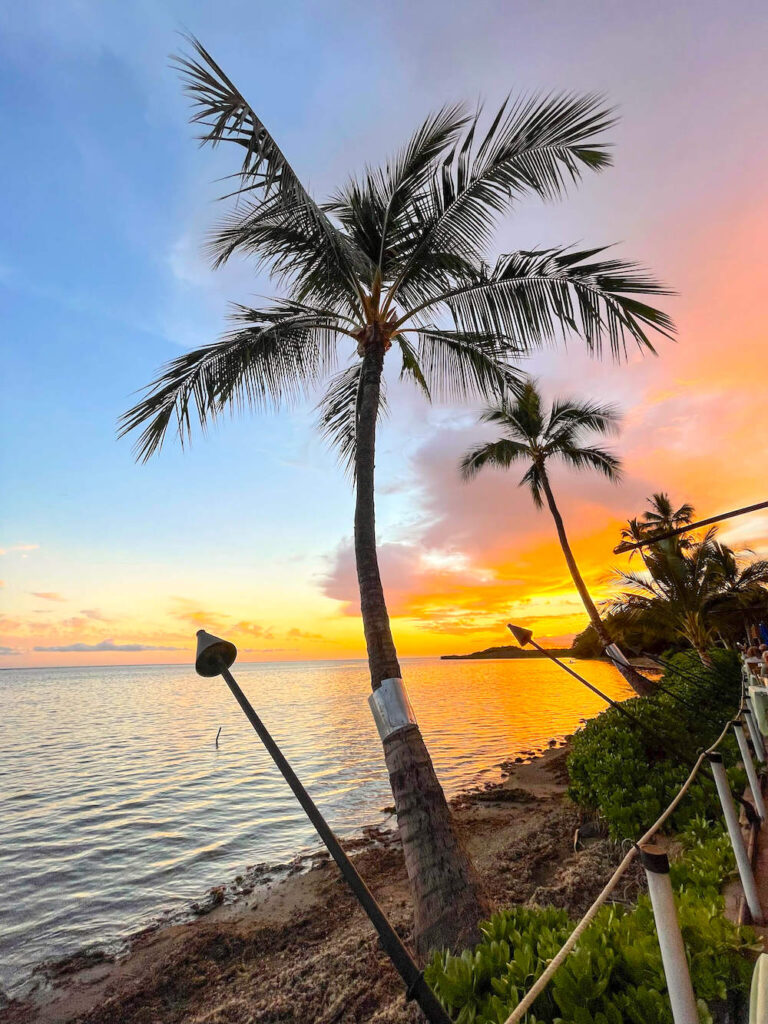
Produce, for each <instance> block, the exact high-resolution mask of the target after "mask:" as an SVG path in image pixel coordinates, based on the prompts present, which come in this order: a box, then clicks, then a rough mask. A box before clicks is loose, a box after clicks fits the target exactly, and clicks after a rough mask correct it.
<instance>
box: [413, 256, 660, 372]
mask: <svg viewBox="0 0 768 1024" xmlns="http://www.w3.org/2000/svg"><path fill="white" fill-rule="evenodd" d="M600 251H602V250H600ZM594 255H595V250H589V251H585V252H571V251H568V250H566V249H547V250H542V251H538V252H517V253H512V254H510V255H507V256H502V257H500V258H499V260H498V262H497V264H496V266H495V267H494V269H493V271H492V272H490V273H487V272H485V271H483V272H482V273H481V274H479V275H477V278H476V279H475V280H474V281H472V282H471V283H469V284H465V285H461V286H459V287H457V288H455V289H454V290H453V291H448V292H445V293H443V294H441V295H438V296H435V297H433V298H430V299H429V300H428V301H426V302H425V303H424V304H423V305H422V306H421V307H416V308H415V309H413V310H412V311H411V312H410V313H409V314H408V315H407V316H405V317H403V318H402V320H403V321H405V320H407V319H408V318H409V317H412V316H415V315H417V314H422V315H423V314H424V313H425V311H428V310H432V309H434V308H435V307H438V306H441V305H445V306H447V307H448V309H449V311H450V312H451V314H452V316H453V318H454V320H455V322H456V325H457V327H458V329H460V330H468V331H478V332H486V333H493V332H496V333H499V334H503V335H506V336H508V337H510V338H513V339H514V340H515V342H516V343H517V344H518V345H519V346H521V347H522V348H524V349H525V350H528V349H532V348H537V347H540V346H541V345H543V344H545V343H546V342H549V341H552V340H553V339H555V338H556V337H557V336H558V335H563V336H565V334H566V331H567V330H570V331H572V332H573V333H574V334H577V335H579V336H581V337H582V338H583V340H584V341H585V342H586V344H587V347H588V348H589V350H590V351H591V352H593V353H595V354H597V355H599V354H601V352H602V345H603V339H604V338H606V339H607V341H608V343H609V346H610V350H611V353H612V354H613V355H614V357H615V358H619V357H620V356H622V355H624V354H626V349H627V340H631V341H634V342H636V343H637V345H638V346H639V347H641V348H647V349H650V350H651V351H653V350H654V349H653V345H652V343H651V340H650V338H649V336H648V332H649V330H650V329H653V330H655V331H657V332H659V333H661V334H663V335H665V336H667V337H670V336H671V335H672V333H673V332H674V324H673V322H672V320H671V319H670V318H669V316H667V314H666V313H663V312H661V311H660V310H657V309H655V308H654V307H652V306H649V305H647V304H646V303H643V302H640V301H638V300H637V299H635V298H632V296H633V295H634V294H637V293H645V294H651V295H666V294H669V293H668V291H667V289H665V288H664V287H663V286H662V285H660V284H659V283H658V282H657V281H656V280H654V279H653V278H652V277H651V276H650V275H648V274H647V273H645V272H644V271H642V270H641V269H639V268H638V267H637V266H636V265H635V264H633V263H628V262H624V261H621V260H602V261H595V260H593V259H592V257H593V256H594Z"/></svg>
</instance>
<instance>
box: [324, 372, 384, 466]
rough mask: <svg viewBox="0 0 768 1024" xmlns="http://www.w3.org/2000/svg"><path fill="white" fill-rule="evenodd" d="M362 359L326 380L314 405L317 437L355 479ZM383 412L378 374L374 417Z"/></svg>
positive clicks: (382, 399) (380, 416)
mask: <svg viewBox="0 0 768 1024" xmlns="http://www.w3.org/2000/svg"><path fill="white" fill-rule="evenodd" d="M362 367H363V364H362V362H355V363H354V364H353V365H352V366H349V367H347V369H346V370H342V371H341V372H340V373H337V374H336V376H335V377H333V378H332V379H331V380H330V381H329V383H328V388H327V390H326V392H325V394H324V395H323V398H322V399H321V401H320V402H319V403H318V405H317V410H316V411H317V412H318V414H319V415H318V427H319V430H320V435H321V437H323V438H324V440H325V441H326V442H327V444H328V446H329V447H330V448H331V449H332V450H333V451H334V452H335V453H336V456H337V458H338V461H339V464H340V465H341V467H342V468H343V470H344V473H345V475H346V476H348V477H349V478H350V479H351V480H354V479H355V452H356V444H357V434H356V423H357V401H358V394H359V391H360V375H361V373H362ZM386 414H387V398H386V391H385V384H384V379H383V377H382V380H381V384H380V391H379V410H378V418H379V419H381V418H382V417H383V416H385V415H386Z"/></svg>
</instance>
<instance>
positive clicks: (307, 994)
mask: <svg viewBox="0 0 768 1024" xmlns="http://www.w3.org/2000/svg"><path fill="white" fill-rule="evenodd" d="M566 755H567V749H566V748H563V747H559V748H553V749H549V750H548V751H546V752H545V753H544V754H542V755H541V756H539V757H536V758H534V759H532V760H531V761H530V763H522V764H521V763H514V764H513V763H506V764H505V765H503V766H502V770H503V771H504V772H505V773H507V774H506V778H505V779H504V781H503V782H501V783H498V784H490V783H487V784H486V785H485V786H482V787H478V788H477V789H475V790H473V791H470V792H467V793H464V794H462V795H460V796H459V797H457V798H456V799H455V800H454V801H453V807H454V811H455V815H456V820H457V822H458V826H459V828H460V830H461V832H462V833H463V835H464V838H465V841H466V842H467V845H468V847H469V849H470V851H471V854H472V856H473V858H474V860H475V863H476V864H477V866H478V869H479V871H480V873H481V875H482V877H483V880H484V883H485V885H486V888H487V891H488V894H489V897H490V900H491V903H492V905H493V906H494V907H495V908H499V907H503V906H508V905H510V904H513V903H523V902H532V903H542V904H554V905H556V906H561V907H566V908H567V909H569V910H570V911H572V912H573V913H574V914H579V913H581V912H583V911H584V910H585V909H586V908H587V907H588V906H589V904H590V903H591V901H592V899H593V898H594V896H595V895H596V894H597V892H598V891H599V890H600V888H601V887H602V885H603V883H604V881H605V879H606V878H607V877H608V876H609V874H610V873H611V870H612V867H613V866H614V865H615V863H616V861H617V860H618V859H619V857H620V853H619V851H618V850H617V848H616V847H615V846H614V845H613V844H611V843H609V842H608V841H607V840H605V839H598V840H597V841H593V842H592V843H591V844H590V845H589V846H587V848H586V849H583V850H581V851H580V852H578V853H574V849H573V838H574V832H575V829H576V828H577V826H578V825H579V824H580V823H581V822H582V820H583V819H582V817H581V815H580V812H579V811H578V810H577V809H576V808H574V807H573V805H572V804H570V802H569V801H568V800H567V797H566V796H565V789H566V785H567V775H566V770H565V758H566ZM345 846H346V847H347V849H348V850H349V851H351V852H353V853H354V857H355V862H356V865H357V868H358V870H359V871H360V873H361V874H362V876H363V877H364V878H365V880H366V882H367V883H368V885H369V886H370V888H371V889H372V891H373V893H374V894H375V896H376V898H377V899H378V900H379V902H380V903H381V904H382V906H383V908H384V910H385V912H386V913H387V914H388V915H389V917H390V919H391V920H392V922H393V924H394V925H395V927H396V928H397V930H398V931H399V933H400V934H401V935H402V936H403V938H404V939H405V940H406V941H409V939H410V932H411V927H412V918H411V911H410V902H409V894H408V885H407V879H406V876H405V869H404V865H403V857H402V851H401V849H400V845H399V840H398V838H397V833H396V831H394V830H387V829H369V830H367V834H366V835H365V836H363V837H362V838H359V839H355V840H352V841H350V842H348V843H346V844H345ZM292 870H293V873H292V874H289V876H288V877H283V878H281V879H276V880H273V881H268V882H265V883H264V884H262V885H260V886H258V887H257V888H255V889H254V890H253V891H252V892H251V893H250V894H248V895H245V896H243V897H241V898H239V899H238V900H236V901H235V902H233V903H231V904H224V905H220V906H214V907H213V909H211V910H210V911H209V912H207V913H205V914H203V915H202V916H200V917H198V918H197V919H195V920H193V921H190V922H188V923H185V924H181V925H175V926H170V927H166V928H162V929H159V930H156V931H151V932H147V933H144V934H142V935H139V936H137V937H136V938H135V940H134V942H133V944H132V949H131V951H130V953H128V954H127V955H126V956H124V957H122V958H120V959H118V960H117V961H104V960H102V961H96V962H93V961H88V960H87V959H84V958H82V957H80V958H78V957H73V958H70V959H69V960H67V961H66V962H64V963H62V964H59V965H57V966H56V967H50V966H49V967H48V968H47V970H46V971H44V972H43V973H42V974H41V975H40V977H41V982H42V983H41V985H40V987H39V989H38V990H37V992H36V993H35V995H34V997H32V998H31V999H30V1000H29V1001H28V1002H26V1003H11V1004H10V1005H7V1006H6V1007H5V1009H3V1010H0V1021H2V1022H3V1024H22V1022H23V1024H32V1022H34V1024H59V1022H62V1024H63V1022H75V1021H83V1022H85V1021H87V1022H89V1024H123V1022H125V1024H150V1022H151V1024H177V1022H178V1024H181V1022H184V1024H203V1022H205V1024H246V1022H248V1024H256V1022H259V1024H300V1022H301V1024H307V1022H310V1021H313V1022H317V1024H352V1022H355V1024H358V1022H366V1021H371V1022H374V1021H375V1022H377V1024H384V1022H407V1021H417V1020H419V1019H420V1014H419V1012H418V1010H417V1008H416V1007H415V1006H414V1005H412V1004H410V1005H409V1004H407V1003H406V1002H405V1000H404V993H403V986H402V983H401V981H400V978H399V976H398V975H397V974H396V972H395V971H394V969H393V968H392V967H391V966H390V964H389V962H388V960H387V959H386V957H385V956H384V954H383V953H382V952H381V950H380V948H379V946H378V940H377V937H376V935H375V933H374V931H373V929H372V927H371V925H370V923H369V921H368V919H367V918H366V917H365V915H364V914H363V913H362V911H361V910H360V909H359V908H358V906H357V904H356V902H355V900H354V899H353V897H352V896H351V894H350V893H349V891H348V889H347V887H346V885H345V884H344V883H343V881H342V880H341V878H340V875H339V872H338V870H337V868H336V866H335V865H334V864H333V863H329V862H328V859H327V858H326V857H324V856H322V855H321V856H316V857H314V858H313V859H312V861H311V866H309V867H308V868H307V865H306V864H304V865H300V864H295V865H294V866H293V869H292ZM636 886H637V875H633V876H632V877H631V878H629V879H628V882H627V892H626V894H625V895H626V897H627V898H631V897H632V896H633V895H634V893H635V891H636ZM619 895H620V894H619ZM219 898H220V896H219V895H218V891H217V890H214V891H213V896H212V898H211V901H210V902H211V903H214V904H215V903H216V902H217V901H218V899H219Z"/></svg>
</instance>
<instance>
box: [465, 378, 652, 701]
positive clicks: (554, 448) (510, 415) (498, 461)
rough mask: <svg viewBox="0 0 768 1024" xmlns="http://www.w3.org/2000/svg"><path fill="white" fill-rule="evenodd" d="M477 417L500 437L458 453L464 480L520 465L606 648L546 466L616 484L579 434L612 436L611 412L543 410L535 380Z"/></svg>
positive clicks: (613, 468)
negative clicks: (594, 475)
mask: <svg viewBox="0 0 768 1024" xmlns="http://www.w3.org/2000/svg"><path fill="white" fill-rule="evenodd" d="M481 419H482V421H483V422H485V423H493V424H494V425H497V426H498V427H499V428H500V430H501V435H502V436H501V437H500V438H498V439H497V440H494V441H489V442H487V443H486V444H481V445H478V446H476V447H475V448H472V449H471V450H469V451H468V452H467V453H466V454H465V455H464V458H463V459H462V462H461V472H462V475H463V477H464V479H465V480H470V479H472V477H474V476H476V475H477V474H478V473H479V472H480V470H481V469H483V467H485V466H493V467H496V468H497V469H509V468H510V466H512V465H513V464H514V463H518V462H523V463H525V465H526V466H527V469H526V471H525V473H524V474H523V477H522V479H521V480H520V486H526V487H527V488H528V490H529V491H530V494H531V498H532V499H533V503H534V505H535V506H536V508H539V509H540V508H542V507H543V505H544V501H545V500H546V503H547V506H548V508H549V511H550V513H551V515H552V518H553V519H554V521H555V528H556V529H557V536H558V539H559V541H560V546H561V548H562V549H563V555H564V556H565V561H566V564H567V565H568V570H569V572H570V574H571V578H572V580H573V582H574V585H575V587H576V590H577V591H578V594H579V597H580V598H581V601H582V604H583V605H584V608H585V609H586V612H587V615H588V616H589V620H590V623H591V625H592V629H593V631H594V634H595V636H596V637H597V639H598V641H599V644H600V647H601V651H605V650H606V649H608V648H610V647H611V645H612V644H613V643H614V639H613V637H612V636H611V633H610V631H609V627H608V626H607V624H606V623H605V622H604V621H603V619H602V618H601V617H600V613H599V612H598V610H597V607H596V606H595V602H594V601H593V600H592V597H591V595H590V593H589V590H588V588H587V585H586V583H585V582H584V578H583V577H582V575H581V572H580V571H579V567H578V565H577V563H576V559H575V557H574V554H573V550H572V549H571V545H570V542H569V540H568V535H567V534H566V531H565V524H564V522H563V517H562V515H561V513H560V509H559V508H558V506H557V502H556V501H555V496H554V493H553V490H552V483H551V480H550V476H549V464H550V463H552V462H562V463H564V464H565V465H566V466H568V467H569V468H570V469H575V470H588V469H592V470H595V471H596V472H598V473H602V474H603V476H606V477H607V478H608V479H609V480H610V481H612V482H613V483H618V482H619V480H620V478H621V462H620V461H619V459H618V458H617V457H616V456H615V455H614V454H613V453H612V452H610V451H609V450H607V449H606V448H601V447H599V446H597V445H594V444H588V443H587V437H586V436H585V435H589V434H615V433H616V432H617V430H618V424H619V417H618V413H617V411H616V409H615V408H614V407H613V406H611V405H599V404H598V403H596V402H589V401H576V400H574V399H563V398H558V399H555V401H554V402H553V403H552V405H551V406H550V407H549V408H548V409H545V408H544V402H543V399H542V396H541V392H540V390H539V388H538V386H537V384H536V382H535V381H532V380H528V381H526V383H525V384H524V385H523V387H522V388H521V389H520V392H519V394H518V395H517V396H516V397H515V398H509V399H505V400H502V401H501V402H498V403H496V404H495V405H493V406H491V407H490V408H488V409H486V411H485V412H484V413H483V415H482V417H481ZM611 653H613V652H612V651H609V654H611ZM615 664H616V667H617V668H618V669H619V671H620V672H621V673H622V674H623V675H624V677H625V678H626V679H627V682H629V684H630V685H631V686H632V687H633V689H634V690H635V691H636V692H637V693H639V694H646V693H650V692H652V691H653V688H654V687H653V684H652V683H650V682H649V680H647V679H645V678H644V677H643V676H642V675H640V673H639V672H637V670H636V669H634V668H633V667H632V666H631V665H629V664H628V663H626V662H625V661H623V660H621V659H617V660H616V662H615Z"/></svg>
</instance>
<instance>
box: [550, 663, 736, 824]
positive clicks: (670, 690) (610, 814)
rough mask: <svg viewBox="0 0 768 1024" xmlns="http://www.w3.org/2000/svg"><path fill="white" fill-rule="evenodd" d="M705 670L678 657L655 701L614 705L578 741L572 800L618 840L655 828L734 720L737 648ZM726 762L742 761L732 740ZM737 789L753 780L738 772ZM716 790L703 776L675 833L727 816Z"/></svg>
mask: <svg viewBox="0 0 768 1024" xmlns="http://www.w3.org/2000/svg"><path fill="white" fill-rule="evenodd" d="M712 659H713V664H712V666H711V667H709V666H704V665H702V664H701V662H700V660H699V659H698V657H697V656H696V654H695V653H694V652H693V651H690V650H689V651H683V652H680V653H678V654H674V655H672V656H671V658H670V660H669V662H668V667H667V670H666V672H665V673H664V676H663V678H662V682H661V688H660V689H659V690H658V691H657V692H656V693H655V694H653V695H652V696H649V697H637V698H635V699H633V700H630V701H625V702H624V703H623V704H622V708H623V710H624V712H628V713H629V715H631V716H632V717H631V719H630V718H628V717H627V714H626V713H624V714H623V713H622V712H621V711H619V710H618V709H617V708H608V709H607V710H606V711H604V712H602V714H600V715H598V716H597V717H596V718H593V719H591V720H590V721H589V722H587V723H586V725H585V726H584V728H583V729H580V730H579V731H578V732H577V733H576V735H575V736H574V738H573V741H572V745H571V750H570V753H569V755H568V775H569V779H570V785H569V790H568V792H569V795H570V797H571V799H573V800H574V801H575V802H576V803H578V804H579V805H580V806H581V807H583V808H584V809H585V810H587V811H595V812H598V813H599V814H600V817H601V818H602V820H603V821H604V822H605V824H606V826H607V828H608V831H609V834H610V835H611V837H612V838H614V839H616V840H617V841H622V840H624V839H632V840H634V841H636V840H638V839H639V838H640V837H641V836H642V835H643V834H644V832H645V830H646V829H647V828H648V827H649V826H650V825H652V824H653V822H654V821H655V820H656V819H657V818H658V816H659V815H660V814H661V812H662V811H663V810H664V808H665V807H667V805H668V804H669V803H670V801H671V800H672V797H673V796H674V795H675V794H676V793H677V791H678V789H679V788H680V786H681V785H682V783H683V782H684V781H685V779H686V778H687V776H688V773H689V772H690V770H691V766H692V765H693V763H694V761H695V760H696V757H697V756H698V753H699V751H701V750H704V749H705V748H707V747H708V746H710V745H711V744H712V743H713V742H714V741H715V739H716V738H717V737H718V735H719V733H720V731H721V729H722V727H723V723H724V722H726V721H728V720H729V719H730V718H733V716H734V714H735V713H736V711H737V709H738V706H739V701H740V698H741V669H740V663H739V659H738V657H737V655H736V654H735V653H734V652H733V651H723V650H715V651H713V652H712ZM723 749H724V750H725V752H726V755H727V756H726V760H727V762H728V763H729V764H733V765H735V763H736V762H737V760H738V758H739V754H738V748H737V747H736V741H735V740H734V739H733V737H729V738H728V739H727V740H726V741H725V745H724V747H723ZM729 773H730V775H731V780H732V782H733V785H734V787H735V789H736V791H737V792H739V791H740V789H743V787H744V785H745V784H746V778H745V776H744V773H743V772H742V770H741V769H740V768H735V767H734V768H730V769H729ZM718 808H719V803H718V800H717V793H716V791H715V786H714V783H713V781H712V779H711V778H710V777H709V775H707V774H705V773H700V774H699V775H698V776H697V780H696V782H695V783H694V785H693V786H692V787H691V789H690V790H689V792H688V794H687V796H686V799H685V800H684V801H683V802H682V803H681V804H680V806H679V807H678V809H677V810H676V811H675V813H674V814H673V816H672V819H671V826H672V827H673V828H678V829H681V828H684V827H686V826H687V825H688V824H689V822H690V820H691V819H692V818H693V817H695V816H696V815H702V816H704V817H708V818H715V817H717V816H718V815H719V810H718Z"/></svg>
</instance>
